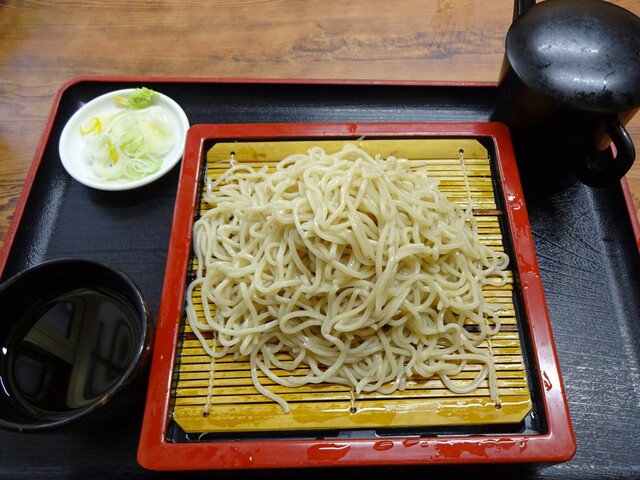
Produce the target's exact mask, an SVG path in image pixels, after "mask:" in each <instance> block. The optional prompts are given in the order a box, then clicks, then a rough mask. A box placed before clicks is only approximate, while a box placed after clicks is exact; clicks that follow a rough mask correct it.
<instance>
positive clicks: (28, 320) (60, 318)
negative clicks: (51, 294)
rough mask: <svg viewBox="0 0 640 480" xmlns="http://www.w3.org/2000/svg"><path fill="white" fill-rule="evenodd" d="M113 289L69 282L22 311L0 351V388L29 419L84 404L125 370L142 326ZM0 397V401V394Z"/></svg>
mask: <svg viewBox="0 0 640 480" xmlns="http://www.w3.org/2000/svg"><path fill="white" fill-rule="evenodd" d="M135 318H136V312H135V311H134V310H132V307H131V305H130V303H128V302H127V301H126V300H125V299H124V297H122V296H121V295H120V294H119V293H118V292H116V291H110V290H108V289H104V288H100V289H87V288H82V289H77V290H73V291H70V292H67V293H65V294H63V295H61V296H59V297H57V298H55V299H53V300H51V301H49V302H47V303H46V304H43V305H41V306H36V308H34V309H32V310H31V311H29V312H27V313H26V314H25V315H24V316H23V317H22V318H21V319H20V320H19V322H20V323H21V324H23V325H28V326H29V327H30V328H29V329H28V330H27V331H26V332H25V331H24V330H23V331H14V335H12V336H11V337H10V338H9V339H8V341H7V342H5V344H4V345H0V354H1V356H2V357H5V358H4V359H3V361H2V362H1V363H0V365H1V368H0V388H2V392H0V395H1V396H3V397H4V402H8V404H11V406H12V407H13V408H14V409H15V410H16V412H22V413H23V414H25V415H27V416H28V417H31V418H36V419H48V420H54V419H64V418H65V417H66V416H69V415H72V414H74V413H76V412H77V411H78V410H81V409H84V408H88V407H89V406H91V405H92V404H93V403H94V402H96V401H97V400H99V399H100V398H101V397H102V396H103V395H105V393H107V392H108V391H109V389H111V388H112V387H113V386H114V385H115V384H116V383H117V382H118V381H119V380H120V379H121V378H122V377H123V375H124V374H125V372H126V371H127V369H128V368H129V367H130V365H131V363H132V361H133V360H134V359H135V356H136V349H137V348H138V345H139V342H140V337H141V335H142V332H140V330H139V326H138V322H137V321H136V320H135ZM0 403H2V402H0Z"/></svg>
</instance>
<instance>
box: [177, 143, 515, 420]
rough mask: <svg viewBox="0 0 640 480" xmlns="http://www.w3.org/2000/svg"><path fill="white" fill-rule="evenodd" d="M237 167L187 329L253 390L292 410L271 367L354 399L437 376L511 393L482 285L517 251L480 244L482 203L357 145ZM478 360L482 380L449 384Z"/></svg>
mask: <svg viewBox="0 0 640 480" xmlns="http://www.w3.org/2000/svg"><path fill="white" fill-rule="evenodd" d="M230 165H231V166H230V168H229V169H228V170H227V171H226V172H225V173H224V174H222V175H221V176H220V177H219V178H217V179H216V180H214V181H210V183H209V185H208V188H207V191H206V192H205V193H204V200H205V201H206V202H207V203H208V204H210V207H211V208H210V209H208V210H207V211H206V212H205V213H203V214H202V216H201V218H199V219H198V220H197V221H196V223H195V225H194V231H193V234H194V251H195V255H196V256H197V262H198V269H197V278H196V279H195V280H194V281H193V282H192V283H191V284H190V285H189V288H188V292H187V298H188V300H187V302H188V307H187V314H188V320H189V323H190V325H191V327H192V329H193V330H194V332H195V333H196V335H197V336H198V338H199V339H200V341H201V342H202V345H203V347H204V348H205V350H206V351H207V352H208V353H209V354H210V355H211V356H212V357H214V358H221V357H223V356H225V355H228V354H233V355H234V356H235V357H236V358H238V359H244V360H248V361H249V362H250V366H251V371H252V379H253V383H254V385H255V387H256V388H257V389H258V391H259V392H261V393H262V394H264V395H266V396H267V397H269V398H270V399H272V400H274V401H276V402H278V403H279V404H280V405H281V406H282V407H283V409H284V411H285V412H288V411H289V406H288V404H287V402H286V401H285V400H284V399H283V398H281V397H280V396H279V395H277V394H275V393H273V392H271V391H269V390H268V389H266V388H265V387H264V386H263V385H261V384H260V381H259V377H260V376H261V375H259V371H261V372H262V373H263V374H264V376H266V377H268V378H269V379H271V380H272V381H273V382H275V383H277V384H280V385H283V386H287V387H298V386H302V385H306V384H317V383H323V382H330V383H335V384H343V385H346V386H348V387H349V388H350V389H352V391H353V393H354V394H359V393H361V392H373V391H375V392H379V393H383V394H387V393H391V392H394V391H396V390H398V389H400V390H402V389H404V387H405V383H406V381H407V379H409V378H411V379H427V378H430V377H433V376H437V377H439V378H440V379H441V380H442V382H443V383H444V385H445V386H446V387H447V388H449V389H450V390H451V391H453V392H455V393H465V392H470V391H473V390H474V389H475V388H477V386H478V385H479V384H480V383H481V382H483V381H484V380H485V379H488V382H489V388H490V393H491V397H492V398H493V399H494V400H495V401H496V403H497V402H498V401H499V399H498V392H497V386H496V375H495V366H494V363H493V359H492V356H491V355H490V353H489V352H488V351H487V348H486V345H485V346H484V348H481V347H480V344H481V343H482V342H486V341H487V339H488V337H490V336H491V335H493V334H495V333H496V332H497V330H498V329H499V326H500V324H499V320H498V317H497V314H496V308H498V307H497V306H496V305H495V304H493V305H492V304H490V303H487V302H485V300H484V298H483V291H482V289H483V286H485V285H487V284H494V285H502V284H504V283H505V282H506V274H505V271H504V270H505V268H506V266H507V263H508V257H507V255H506V254H504V253H502V252H496V251H493V250H492V249H491V248H489V247H487V246H485V245H483V244H482V243H481V242H480V240H479V237H478V232H477V227H476V222H475V220H474V217H473V215H472V213H471V209H470V208H467V209H466V210H463V209H461V208H459V207H457V206H456V205H454V204H453V203H451V202H450V201H449V200H448V199H447V198H446V197H445V196H444V194H442V193H441V192H440V191H439V190H438V188H437V183H436V182H434V181H433V180H431V179H430V178H428V177H427V175H425V173H424V172H418V173H416V172H415V171H414V170H413V168H414V167H415V166H416V164H415V162H412V161H409V160H402V159H397V158H394V157H389V158H384V159H383V158H380V156H376V157H375V158H373V157H371V156H370V155H368V154H367V153H366V152H364V151H362V150H361V149H359V148H357V147H355V146H354V145H350V144H349V145H346V146H345V147H344V148H343V149H342V150H341V151H339V152H337V153H334V154H329V153H326V152H325V151H323V150H322V149H321V148H319V147H314V148H311V149H310V150H309V151H308V153H307V154H296V155H291V156H289V157H287V158H285V159H284V160H282V161H281V162H280V163H279V164H278V165H277V166H276V168H275V170H273V171H271V172H270V171H268V170H267V169H266V168H262V169H260V170H254V169H252V168H251V167H249V166H246V165H243V164H241V163H235V162H233V161H231V163H230ZM197 292H200V293H199V295H200V296H201V300H202V304H203V307H204V314H203V318H198V315H197V314H196V312H195V309H194V305H193V301H194V300H193V299H192V296H193V295H196V294H198V293H197ZM465 326H466V327H467V328H465ZM205 332H212V333H211V334H207V335H206V336H207V337H208V338H205V334H204V333H205ZM469 364H477V365H480V368H475V371H477V375H476V376H475V378H473V379H468V380H465V381H463V382H461V381H459V380H453V379H452V378H451V377H452V376H455V375H456V374H457V373H459V372H461V371H462V370H463V369H465V367H466V366H467V365H469ZM294 371H295V374H294ZM276 372H278V374H276ZM283 372H284V373H283ZM290 372H291V373H290Z"/></svg>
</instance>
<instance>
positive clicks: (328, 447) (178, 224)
mask: <svg viewBox="0 0 640 480" xmlns="http://www.w3.org/2000/svg"><path fill="white" fill-rule="evenodd" d="M362 136H371V137H374V136H379V137H382V136H384V137H402V138H407V137H425V136H428V137H450V138H451V137H485V138H486V137H489V138H491V139H493V141H494V144H495V148H496V157H497V162H496V163H497V166H498V172H499V175H500V179H501V181H502V184H503V194H504V199H503V200H504V203H505V205H506V211H507V218H508V222H509V224H510V229H511V233H512V241H513V243H514V250H515V251H516V252H517V253H516V261H517V265H518V270H519V277H520V282H521V286H522V290H523V296H524V299H525V302H524V303H525V308H526V313H527V315H528V318H529V328H530V331H529V332H528V333H529V335H530V336H531V343H532V347H533V348H532V354H533V356H534V358H535V361H536V364H537V366H538V375H537V378H539V381H540V385H539V391H540V392H541V398H540V399H539V402H540V404H541V405H542V406H543V408H544V411H545V415H546V418H547V423H548V430H547V432H546V433H544V434H538V435H524V434H522V435H520V434H517V435H514V434H506V435H487V436H482V435H473V436H465V437H462V436H438V437H424V438H419V437H411V438H385V439H381V438H358V439H348V440H343V439H339V440H338V439H336V440H330V441H328V440H277V439H269V440H251V441H241V442H238V441H233V440H231V441H216V442H202V443H172V442H169V441H167V439H166V433H167V426H168V421H169V414H170V390H171V381H172V371H173V363H174V360H175V355H176V346H177V341H178V331H179V324H180V318H181V315H182V308H183V299H184V291H185V279H186V274H187V266H188V260H189V255H190V245H191V228H192V223H193V213H194V211H195V208H196V205H197V201H198V200H197V199H198V176H199V172H200V169H201V166H202V161H203V160H204V158H205V156H206V151H205V148H206V142H207V141H209V140H216V139H219V140H221V141H222V140H233V139H243V140H249V139H250V140H275V139H279V138H286V139H288V140H292V139H295V138H298V137H299V138H301V139H303V138H304V139H309V138H318V139H320V138H324V137H332V138H345V139H349V138H353V139H357V138H359V137H362ZM173 222H174V223H173V228H172V234H171V240H170V247H169V255H168V260H167V267H166V273H165V278H164V285H163V294H162V303H161V305H160V311H159V316H158V327H157V334H156V340H155V346H154V351H153V358H152V365H151V373H150V378H149V387H148V392H147V401H146V405H145V411H144V419H143V424H142V432H141V437H140V443H139V448H138V462H139V463H140V465H142V466H143V467H145V468H147V469H151V470H214V469H215V470H224V469H250V468H255V469H257V468H262V469H265V468H299V467H323V466H343V467H346V466H365V465H366V466H375V465H379V466H380V465H386V466H390V465H416V464H466V463H496V462H498V463H516V462H517V463H548V462H562V461H566V460H569V459H570V458H571V457H572V456H573V455H574V454H575V450H576V441H575V437H574V433H573V428H572V425H571V419H570V414H569V408H568V404H567V399H566V395H565V389H564V385H563V382H562V377H561V373H560V368H559V362H558V357H557V353H556V349H555V345H554V341H553V335H552V329H551V324H550V319H549V314H548V311H547V305H546V301H545V297H544V292H543V288H542V283H541V279H540V272H539V268H538V263H537V259H536V253H535V248H534V244H533V238H532V235H531V229H530V226H529V218H528V214H527V210H526V206H525V203H524V196H523V193H522V189H521V186H520V181H519V176H518V171H517V167H516V163H515V158H514V153H513V149H512V147H511V140H510V135H509V130H508V128H507V127H506V126H504V125H503V124H499V123H491V122H486V123H327V124H309V123H302V124H224V125H195V126H193V127H191V129H190V130H189V132H188V134H187V143H186V147H185V155H184V160H183V162H182V167H181V177H180V185H179V189H178V195H177V199H176V206H175V210H174V220H173Z"/></svg>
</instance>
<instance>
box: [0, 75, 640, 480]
mask: <svg viewBox="0 0 640 480" xmlns="http://www.w3.org/2000/svg"><path fill="white" fill-rule="evenodd" d="M142 85H144V86H147V87H149V88H152V89H155V90H158V91H160V92H162V93H164V94H166V95H168V96H169V97H171V98H173V99H174V100H175V101H177V102H178V103H179V104H180V105H181V106H182V107H183V109H184V111H185V112H186V114H187V116H188V118H189V121H190V123H191V124H192V125H194V124H200V123H208V124H212V123H289V122H314V123H318V122H360V123H362V122H396V121H397V122H466V121H469V122H483V121H488V120H489V118H490V115H491V111H492V109H493V107H494V103H495V101H496V98H497V95H496V88H495V86H494V85H489V84H464V85H463V84H415V83H395V84H389V83H366V82H365V83H362V82H354V83H331V82H304V81H299V82H296V81H294V82H291V81H246V80H229V81H219V80H208V79H166V80H165V79H150V78H83V79H77V80H75V81H73V82H71V83H69V84H67V85H65V86H64V87H62V88H61V90H60V92H59V93H58V95H57V96H56V102H55V104H54V107H53V110H52V114H51V118H50V123H49V124H48V125H47V129H46V131H45V134H44V137H43V140H42V143H41V147H40V149H39V151H38V152H37V153H36V159H35V161H34V166H33V168H32V170H31V172H30V174H29V177H28V179H27V185H26V187H25V190H24V193H23V196H22V198H21V201H20V202H19V207H18V210H17V212H16V215H15V216H14V223H13V224H12V226H11V227H10V229H9V235H8V237H7V240H6V242H5V245H4V247H3V253H2V256H1V258H0V261H4V268H3V270H2V272H1V277H0V278H1V279H2V280H6V279H7V278H9V277H10V276H12V275H13V274H15V273H17V272H19V271H21V270H23V269H24V268H26V267H29V266H31V265H34V264H37V263H39V262H42V261H44V260H49V259H54V258H60V257H88V258H93V259H97V260H102V261H104V262H107V263H110V264H112V265H114V266H116V267H119V268H121V269H123V270H124V271H126V272H127V273H129V274H130V275H131V276H132V277H133V279H134V280H135V281H136V282H137V283H138V284H139V285H140V287H141V288H142V290H143V291H144V293H145V295H146V296H147V298H148V300H149V303H150V306H151V309H152V312H153V313H154V315H155V314H157V311H158V307H159V304H160V296H161V289H162V282H163V277H164V268H165V262H166V257H167V249H168V245H169V236H170V232H171V224H172V216H173V207H174V202H175V195H176V190H177V185H178V177H179V167H175V168H174V169H173V170H172V171H171V172H170V173H169V174H168V175H166V176H165V177H163V178H162V179H160V180H159V181H157V182H155V183H153V184H151V185H148V186H146V187H142V188H140V189H138V190H132V191H128V192H102V191H96V190H92V189H89V188H87V187H84V186H83V185H81V184H79V183H77V182H76V181H74V180H72V179H71V177H69V176H68V175H67V173H66V172H65V171H64V169H63V168H62V165H61V163H60V159H59V156H58V139H59V137H60V133H61V131H62V128H63V127H64V125H65V123H66V121H67V120H68V119H69V118H70V117H71V115H72V114H73V113H74V112H75V111H76V110H77V109H78V108H79V107H81V106H82V105H83V104H84V103H86V102H88V101H89V100H91V99H93V98H95V97H97V96H99V95H101V94H103V93H107V92H109V91H111V90H116V89H121V88H130V87H137V86H142ZM527 207H528V211H529V215H530V222H531V227H532V231H533V235H534V241H535V244H536V251H537V255H538V262H539V266H540V270H541V275H542V281H543V285H544V289H545V295H546V298H547V303H548V308H549V313H550V317H551V322H552V325H553V330H554V336H555V343H556V348H557V350H558V354H559V359H560V364H561V368H562V373H563V377H564V383H565V388H566V392H567V396H568V399H569V406H570V410H571V414H572V420H573V425H574V429H575V434H576V438H577V442H578V450H577V454H576V456H575V457H574V459H572V460H571V461H569V462H567V463H564V464H558V465H551V466H524V465H511V466H495V467H492V466H482V467H437V468H436V467H412V468H402V469H400V468H393V469H388V468H385V469H383V470H380V469H378V470H376V469H373V468H372V469H363V468H359V469H357V470H354V471H341V472H340V474H341V475H362V476H365V475H366V476H378V475H395V474H398V475H403V476H405V477H408V478H424V476H425V475H429V474H435V475H451V474H455V473H463V474H466V475H473V476H474V477H475V476H478V475H480V476H481V477H482V476H489V475H491V476H492V477H493V478H501V477H502V476H505V477H509V478H564V479H569V478H576V479H588V478H640V439H639V437H638V432H640V415H638V408H639V405H640V255H639V252H638V248H637V244H636V240H635V238H634V233H633V230H632V226H631V221H630V218H629V214H628V211H627V207H626V203H625V198H624V194H623V191H622V187H621V186H620V185H616V186H613V187H610V188H606V189H598V190H594V189H590V188H588V187H585V186H583V185H580V184H575V185H573V186H571V187H569V188H568V189H567V190H565V191H563V192H561V193H558V194H556V195H554V196H551V197H546V198H527ZM0 265H1V264H0ZM143 407H144V395H143V394H140V395H139V396H138V397H136V398H135V399H134V400H133V402H132V407H131V409H130V411H129V412H126V413H125V414H121V415H119V416H118V417H117V418H115V419H113V418H111V419H109V421H108V422H100V421H99V420H96V422H95V423H90V424H86V423H85V424H79V425H76V426H73V427H71V428H69V429H66V430H60V431H54V432H47V433H38V434H24V433H13V432H5V431H0V477H2V478H5V477H6V478H65V477H69V476H74V477H77V478H91V477H93V478H102V477H104V478H124V477H131V476H133V475H136V476H141V477H144V476H149V477H154V476H156V474H154V473H153V472H147V471H145V470H143V469H142V468H141V467H139V466H138V464H137V463H136V451H137V446H138V439H139V434H140V425H141V422H142V412H143ZM283 454H286V453H285V452H283ZM336 473H338V472H336ZM202 475H203V476H210V475H211V474H202ZM224 475H228V477H229V478H235V477H237V476H238V474H233V473H228V474H221V475H218V474H216V476H218V477H220V476H223V477H224ZM252 475H254V476H258V477H262V478H279V479H282V478H297V477H298V476H303V475H304V476H305V477H306V478H315V477H318V478H324V477H325V476H326V475H327V472H326V471H322V470H311V471H310V470H305V471H303V472H301V471H295V470H293V471H286V472H254V473H253V474H252ZM163 476H166V475H163ZM192 476H195V477H197V476H200V475H199V474H197V473H194V474H190V475H189V477H192ZM184 477H185V475H184V474H180V478H184Z"/></svg>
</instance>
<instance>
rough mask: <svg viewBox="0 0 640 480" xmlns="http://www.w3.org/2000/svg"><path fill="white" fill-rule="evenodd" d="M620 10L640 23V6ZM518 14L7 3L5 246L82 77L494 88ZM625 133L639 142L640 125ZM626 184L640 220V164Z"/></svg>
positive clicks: (1, 213) (483, 1) (507, 5)
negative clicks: (55, 120) (55, 112)
mask: <svg viewBox="0 0 640 480" xmlns="http://www.w3.org/2000/svg"><path fill="white" fill-rule="evenodd" d="M612 3H616V4H618V5H620V6H623V7H625V8H627V9H629V10H631V11H632V12H634V13H636V14H640V0H616V1H614V2H612ZM511 13H512V1H511V0H427V1H420V2H419V1H416V0H396V1H394V2H389V1H387V0H358V1H356V0H324V1H313V0H233V1H232V0H212V1H204V0H201V1H196V0H191V1H179V0H173V1H171V0H165V1H156V0H142V1H136V2H131V1H130V0H129V1H125V0H104V1H101V2H91V1H88V0H84V1H82V0H79V1H70V0H67V1H55V2H54V1H44V0H41V1H40V0H31V1H18V0H5V1H0V241H3V240H4V238H5V236H6V233H7V228H8V225H9V222H10V221H11V217H12V215H13V211H14V209H15V207H16V203H17V200H18V198H19V195H20V192H21V189H22V185H23V182H24V179H25V177H26V174H27V171H28V168H29V165H30V164H31V161H32V159H33V156H34V153H35V151H36V148H37V145H38V141H39V139H40V137H41V135H42V132H43V129H44V127H45V125H46V122H47V117H48V115H49V112H50V110H51V106H52V103H53V99H54V95H55V93H56V91H57V90H58V89H59V88H60V87H61V86H62V85H63V84H64V83H65V82H67V81H69V80H71V79H73V78H75V77H78V76H86V75H114V76H115V75H144V76H158V77H227V78H235V77H253V78H292V77H293V78H304V79H365V80H425V81H482V82H484V81H487V82H492V81H495V80H496V79H497V76H498V72H499V69H500V64H501V60H502V53H503V45H504V37H505V34H506V32H507V30H508V27H509V24H510V22H511ZM629 130H630V133H631V136H632V137H633V138H634V139H635V140H636V144H640V117H636V118H635V119H634V120H632V122H631V124H630V126H629ZM628 181H629V184H630V186H631V189H632V192H633V196H634V198H635V202H636V209H637V211H638V213H639V215H640V162H638V163H637V164H636V165H635V166H634V168H633V170H632V171H631V172H630V173H629V175H628Z"/></svg>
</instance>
